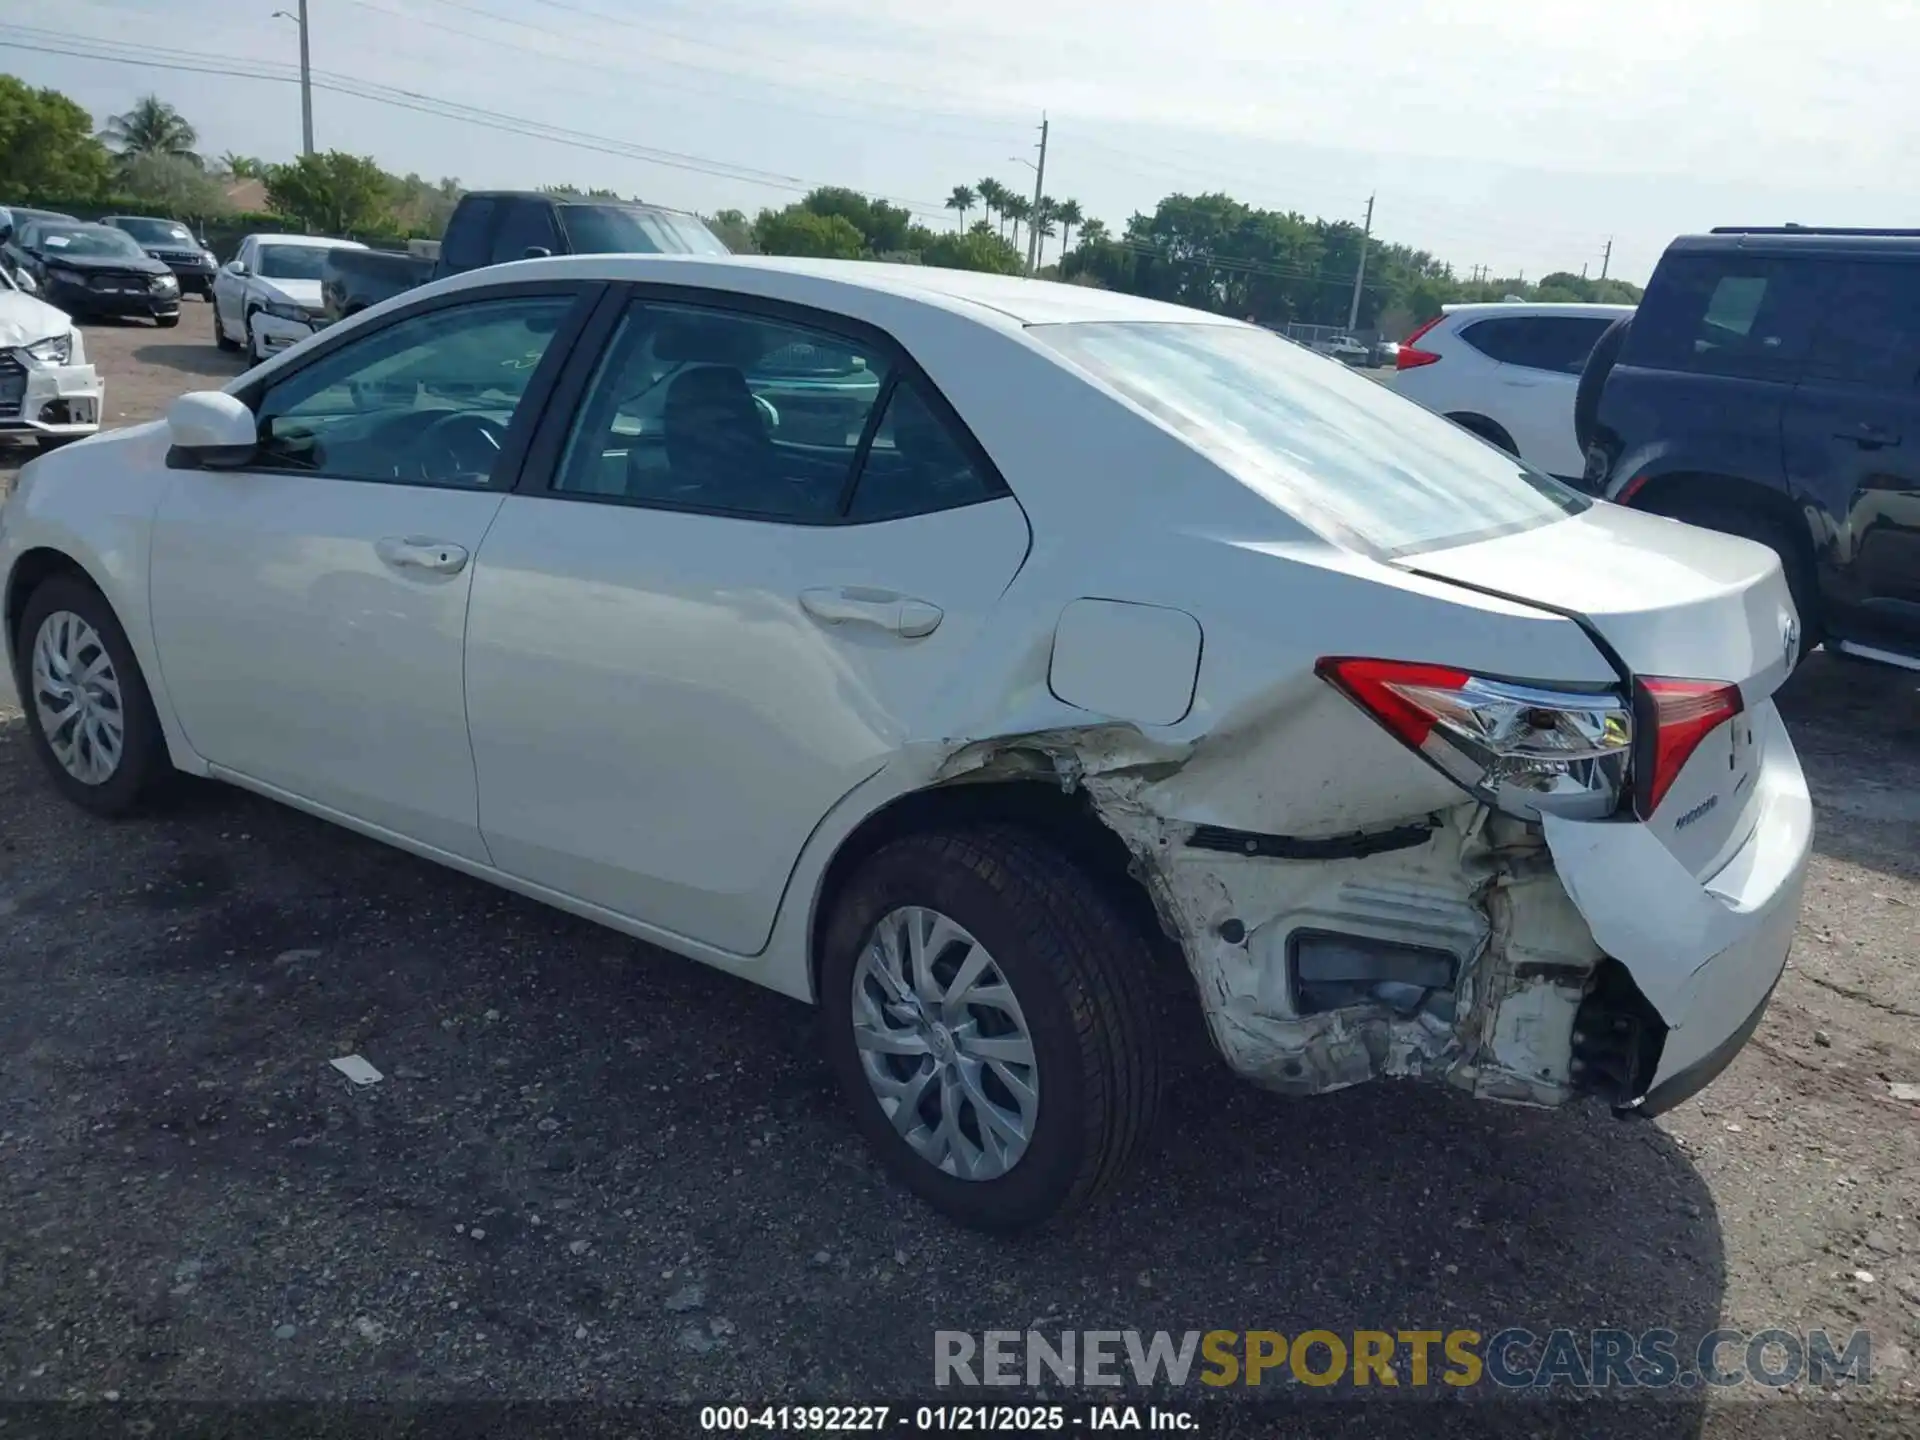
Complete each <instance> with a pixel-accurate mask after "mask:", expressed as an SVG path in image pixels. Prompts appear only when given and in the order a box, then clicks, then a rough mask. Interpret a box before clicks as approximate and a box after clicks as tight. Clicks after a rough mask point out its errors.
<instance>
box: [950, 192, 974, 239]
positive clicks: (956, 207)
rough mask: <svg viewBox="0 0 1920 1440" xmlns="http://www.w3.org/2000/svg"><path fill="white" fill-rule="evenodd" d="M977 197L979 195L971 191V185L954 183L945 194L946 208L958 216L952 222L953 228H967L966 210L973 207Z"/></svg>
mask: <svg viewBox="0 0 1920 1440" xmlns="http://www.w3.org/2000/svg"><path fill="white" fill-rule="evenodd" d="M979 199H980V197H979V196H978V195H976V194H974V193H973V188H972V187H971V186H968V185H956V186H954V187H953V189H952V191H951V192H949V194H948V195H947V209H949V210H951V211H953V212H954V214H955V215H956V216H957V217H958V218H957V219H956V220H955V222H954V228H955V229H957V230H965V229H966V228H967V212H968V211H969V210H971V209H973V207H974V205H975V204H977V203H978V201H979Z"/></svg>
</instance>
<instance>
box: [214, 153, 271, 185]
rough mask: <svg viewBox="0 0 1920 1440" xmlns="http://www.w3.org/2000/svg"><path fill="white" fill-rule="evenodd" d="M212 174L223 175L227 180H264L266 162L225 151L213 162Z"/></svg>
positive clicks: (265, 176)
mask: <svg viewBox="0 0 1920 1440" xmlns="http://www.w3.org/2000/svg"><path fill="white" fill-rule="evenodd" d="M213 168H214V173H215V174H218V175H224V176H225V177H226V178H227V179H229V180H265V179H266V178H267V162H266V161H264V160H259V159H256V158H254V157H253V156H251V155H239V154H236V153H235V152H233V151H232V150H229V151H227V153H226V154H224V155H222V156H221V157H220V158H219V159H218V160H216V161H214V162H213Z"/></svg>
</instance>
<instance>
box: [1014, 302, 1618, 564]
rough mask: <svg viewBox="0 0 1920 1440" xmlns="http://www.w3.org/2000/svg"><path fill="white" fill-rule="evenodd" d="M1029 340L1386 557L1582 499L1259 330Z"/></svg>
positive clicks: (1140, 329) (1086, 332)
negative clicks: (1037, 342)
mask: <svg viewBox="0 0 1920 1440" xmlns="http://www.w3.org/2000/svg"><path fill="white" fill-rule="evenodd" d="M1029 333H1030V334H1031V335H1032V336H1033V337H1034V338H1035V339H1036V340H1039V341H1040V342H1042V343H1043V344H1045V345H1048V346H1050V347H1051V348H1053V349H1054V350H1056V351H1058V352H1059V353H1060V354H1062V355H1064V356H1066V357H1067V358H1068V359H1070V360H1072V361H1073V362H1074V363H1075V364H1077V365H1080V366H1081V367H1083V368H1084V369H1086V370H1087V371H1089V372H1090V373H1091V374H1093V375H1094V376H1095V377H1096V378H1098V379H1099V380H1101V381H1103V382H1105V383H1106V384H1107V385H1109V386H1111V387H1112V388H1113V389H1114V390H1116V391H1118V392H1119V393H1120V394H1121V395H1124V396H1125V397H1126V398H1127V399H1129V400H1131V401H1132V402H1133V403H1134V404H1136V405H1138V406H1140V407H1141V408H1142V409H1143V410H1145V411H1146V412H1147V413H1148V414H1150V415H1153V416H1154V417H1155V418H1156V419H1158V420H1160V421H1161V422H1162V423H1163V424H1165V425H1167V426H1168V427H1169V428H1170V429H1172V430H1174V431H1175V432H1176V433H1178V434H1179V435H1180V436H1181V437H1182V438H1183V439H1184V440H1186V441H1187V443H1188V444H1190V445H1192V446H1193V447H1194V448H1195V449H1197V450H1199V451H1200V452H1201V453H1202V454H1204V455H1206V456H1207V457H1208V458H1209V459H1211V460H1213V461H1214V462H1215V463H1217V464H1218V465H1220V466H1221V467H1222V468H1223V469H1225V470H1227V471H1228V472H1230V473H1231V474H1233V475H1234V476H1236V477H1237V478H1238V479H1240V480H1241V481H1242V483H1244V484H1246V485H1249V486H1251V487H1252V488H1254V489H1256V490H1258V491H1260V492H1261V493H1262V494H1264V495H1266V496H1267V497H1268V498H1270V499H1271V500H1273V502H1274V503H1275V504H1277V505H1279V506H1281V507H1282V508H1283V509H1285V510H1287V511H1288V512H1289V513H1290V514H1292V515H1294V516H1296V517H1297V518H1298V519H1300V520H1301V521H1302V522H1304V523H1306V524H1308V525H1311V526H1313V527H1314V528H1315V529H1317V530H1320V531H1321V532H1322V533H1328V532H1334V533H1336V534H1337V535H1338V536H1340V537H1341V538H1348V539H1354V540H1358V541H1359V542H1360V543H1361V544H1362V545H1364V546H1366V547H1368V548H1371V549H1374V550H1378V551H1382V552H1385V553H1387V554H1389V555H1404V554H1409V553H1411V552H1414V551H1418V550H1434V549H1440V548H1442V547H1445V546H1448V545H1458V544H1465V543H1466V542H1468V541H1471V540H1479V539H1484V538H1487V537H1489V536H1493V535H1502V534H1508V533H1511V532H1513V531H1517V530H1527V529H1532V528H1533V527H1535V526H1539V525H1545V524H1548V523H1550V522H1552V521H1555V520H1558V519H1560V518H1562V517H1564V516H1567V515H1573V514H1577V513H1579V512H1580V511H1581V510H1584V509H1585V508H1586V507H1587V505H1588V504H1589V503H1590V502H1589V501H1588V500H1586V499H1585V498H1584V497H1583V496H1581V495H1579V494H1578V493H1577V492H1575V491H1573V490H1570V489H1568V488H1567V487H1566V486H1564V485H1562V484H1560V483H1559V482H1558V481H1556V480H1554V479H1552V478H1550V477H1549V476H1546V475H1543V474H1541V473H1540V472H1539V471H1537V470H1531V469H1529V468H1527V467H1526V466H1525V465H1523V464H1521V463H1520V462H1519V461H1518V460H1516V459H1514V458H1513V457H1512V456H1510V455H1506V454H1504V453H1502V452H1501V451H1499V450H1496V449H1495V448H1494V447H1493V446H1491V445H1489V444H1487V443H1486V442H1485V441H1483V440H1479V439H1476V438H1475V437H1473V436H1472V435H1469V434H1468V433H1467V432H1466V431H1464V430H1462V429H1461V428H1460V427H1459V426H1457V425H1455V424H1454V423H1453V422H1452V421H1450V420H1444V419H1442V418H1441V417H1439V416H1438V415H1434V414H1432V413H1430V412H1429V411H1426V410H1423V409H1421V408H1420V407H1419V406H1418V405H1415V404H1413V403H1412V402H1411V401H1408V400H1403V399H1401V398H1400V397H1399V396H1397V395H1395V394H1394V393H1393V392H1392V391H1390V390H1388V389H1387V388H1386V387H1385V386H1383V385H1381V384H1380V383H1379V382H1377V381H1374V380H1369V379H1367V378H1365V377H1364V376H1360V375H1355V374H1352V373H1351V372H1349V371H1348V370H1346V369H1345V368H1344V367H1342V366H1339V365H1334V364H1330V363H1328V361H1327V360H1326V359H1324V358H1322V357H1320V356H1317V355H1314V354H1312V353H1311V352H1309V351H1305V350H1302V349H1300V348H1299V347H1298V346H1295V345H1289V344H1288V343H1287V342H1286V341H1285V340H1282V339H1280V338H1279V337H1278V336H1276V335H1273V334H1271V333H1270V332H1268V331H1265V330H1260V329H1256V328H1253V327H1246V328H1242V327H1239V326H1232V325H1184V324H1180V323H1177V322H1176V323H1171V324H1169V323H1164V322H1147V323H1121V324H1111V323H1086V324H1071V325H1036V326H1033V327H1031V328H1030V330H1029Z"/></svg>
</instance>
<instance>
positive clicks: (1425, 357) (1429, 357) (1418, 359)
mask: <svg viewBox="0 0 1920 1440" xmlns="http://www.w3.org/2000/svg"><path fill="white" fill-rule="evenodd" d="M1446 318H1447V317H1446V316H1444V315H1436V316H1434V317H1433V319H1431V320H1429V321H1427V323H1426V324H1424V325H1422V326H1421V327H1420V328H1419V329H1418V330H1416V331H1414V332H1413V333H1412V334H1411V335H1409V336H1407V338H1406V339H1404V340H1402V341H1401V342H1400V353H1399V354H1398V355H1397V356H1395V357H1394V362H1393V368H1394V369H1395V370H1417V369H1419V368H1420V367H1421V366H1422V365H1431V364H1433V363H1434V361H1436V360H1438V359H1439V358H1440V357H1439V356H1438V355H1436V354H1434V353H1433V352H1432V351H1431V350H1422V349H1420V348H1419V347H1418V346H1417V345H1416V344H1415V343H1414V342H1415V341H1417V340H1418V339H1419V338H1420V337H1421V336H1422V335H1424V334H1426V333H1427V331H1429V330H1431V329H1432V328H1433V327H1434V326H1436V325H1438V324H1439V323H1440V322H1441V321H1442V320H1444V319H1446Z"/></svg>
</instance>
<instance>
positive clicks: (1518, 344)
mask: <svg viewBox="0 0 1920 1440" xmlns="http://www.w3.org/2000/svg"><path fill="white" fill-rule="evenodd" d="M1612 323H1613V322H1612V321H1611V320H1606V319H1602V318H1600V317H1598V316H1587V315H1512V316H1502V317H1500V318H1498V319H1494V320H1476V321H1474V323H1473V324H1471V325H1469V326H1467V327H1466V329H1464V330H1462V331H1461V332H1460V338H1461V339H1462V340H1465V341H1466V342H1467V343H1468V344H1469V345H1471V346H1473V348H1474V349H1476V350H1478V351H1479V352H1480V353H1481V354H1482V355H1485V356H1487V357H1488V358H1490V359H1493V360H1498V361H1499V362H1500V363H1501V364H1503V365H1519V366H1521V367H1523V368H1525V369H1528V370H1554V371H1558V372H1560V373H1561V374H1566V375H1578V374H1579V373H1580V372H1581V371H1582V370H1583V369H1585V368H1586V364H1587V356H1588V354H1590V353H1591V352H1592V350H1593V346H1594V342H1595V341H1597V340H1598V339H1599V338H1600V336H1601V334H1602V333H1603V332H1604V331H1605V330H1606V328H1607V326H1609V325H1611V324H1612Z"/></svg>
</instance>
